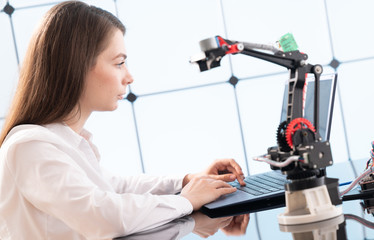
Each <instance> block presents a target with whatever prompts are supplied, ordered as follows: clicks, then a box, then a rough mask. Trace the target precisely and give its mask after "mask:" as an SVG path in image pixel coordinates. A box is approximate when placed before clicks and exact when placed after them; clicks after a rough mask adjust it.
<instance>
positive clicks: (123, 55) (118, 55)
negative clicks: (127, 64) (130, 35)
mask: <svg viewBox="0 0 374 240" xmlns="http://www.w3.org/2000/svg"><path fill="white" fill-rule="evenodd" d="M119 57H123V58H124V59H125V60H126V58H127V55H126V54H124V53H119V54H117V55H116V56H115V57H114V58H113V59H116V58H119Z"/></svg>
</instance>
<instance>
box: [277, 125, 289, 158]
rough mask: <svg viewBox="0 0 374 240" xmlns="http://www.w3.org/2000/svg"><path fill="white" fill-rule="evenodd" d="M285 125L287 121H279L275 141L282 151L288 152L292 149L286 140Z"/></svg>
mask: <svg viewBox="0 0 374 240" xmlns="http://www.w3.org/2000/svg"><path fill="white" fill-rule="evenodd" d="M287 126H288V122H287V121H284V122H281V123H280V124H279V126H278V130H277V143H278V146H279V149H280V150H281V151H282V152H290V151H291V150H292V149H291V148H290V146H289V145H288V143H287V140H286V129H287Z"/></svg>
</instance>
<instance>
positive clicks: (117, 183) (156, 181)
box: [103, 171, 184, 195]
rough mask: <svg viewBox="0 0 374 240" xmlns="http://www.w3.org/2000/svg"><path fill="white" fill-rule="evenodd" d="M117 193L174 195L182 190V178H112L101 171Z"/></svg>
mask: <svg viewBox="0 0 374 240" xmlns="http://www.w3.org/2000/svg"><path fill="white" fill-rule="evenodd" d="M103 172H104V174H105V176H106V178H107V179H108V181H109V182H110V183H111V185H112V186H113V188H114V189H115V191H116V192H117V193H124V192H127V193H137V194H143V193H151V194H157V195H161V194H176V193H179V192H180V191H181V190H182V182H183V178H184V175H183V176H182V175H181V176H150V175H146V174H140V175H139V176H114V175H112V174H110V173H109V172H106V171H103Z"/></svg>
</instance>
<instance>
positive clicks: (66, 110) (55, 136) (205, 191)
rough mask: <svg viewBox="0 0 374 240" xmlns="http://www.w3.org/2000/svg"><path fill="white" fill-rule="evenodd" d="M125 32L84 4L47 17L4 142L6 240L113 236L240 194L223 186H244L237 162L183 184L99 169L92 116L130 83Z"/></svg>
mask: <svg viewBox="0 0 374 240" xmlns="http://www.w3.org/2000/svg"><path fill="white" fill-rule="evenodd" d="M124 33H125V27H124V26H123V24H122V23H121V22H120V21H119V20H118V19H117V18H116V17H114V16H113V15H112V14H110V13H108V12H107V11H104V10H102V9H99V8H96V7H94V6H89V5H87V4H85V3H82V2H79V1H69V2H63V3H60V4H58V5H56V6H54V7H53V8H52V9H51V10H50V11H49V12H48V13H47V14H46V16H45V18H44V19H43V21H42V23H41V25H40V26H39V28H38V30H37V31H36V33H35V35H34V36H33V38H32V40H31V42H30V46H29V48H28V51H27V53H26V56H25V60H24V63H23V65H22V68H21V72H20V78H19V83H18V88H17V91H16V94H15V97H14V100H13V102H12V105H11V108H10V112H9V113H8V115H7V119H6V121H5V124H4V126H3V129H2V133H1V135H0V145H1V150H0V238H1V239H3V240H4V239H110V238H114V237H118V236H123V235H127V234H131V233H134V232H137V231H142V230H146V229H149V228H152V227H156V226H159V225H161V224H164V223H166V222H169V221H171V220H173V219H175V218H179V217H181V216H184V215H187V214H190V213H191V212H192V211H194V210H198V209H199V208H200V207H201V206H202V205H203V204H205V203H208V202H211V201H213V200H215V199H216V198H218V197H219V196H221V195H223V194H228V193H232V192H234V191H235V190H236V189H235V188H233V187H231V186H230V185H229V184H227V183H226V181H232V180H234V179H238V181H239V182H240V183H241V184H244V182H243V180H242V177H243V172H242V170H241V168H240V166H239V165H238V164H237V163H236V162H235V161H234V160H232V159H222V160H217V161H215V162H214V163H213V164H212V165H210V166H209V167H208V168H207V169H206V170H205V171H203V172H200V173H196V174H187V175H185V176H181V177H152V176H147V175H141V176H131V177H130V176H128V177H122V178H116V177H113V176H110V175H109V174H107V173H105V172H103V171H102V169H101V167H100V165H99V159H100V157H99V154H98V151H97V149H96V147H95V146H94V145H93V144H92V142H91V140H90V139H91V135H90V133H89V132H88V131H86V130H85V129H84V124H85V122H86V120H87V119H88V117H89V116H90V114H91V113H92V112H93V111H112V110H115V109H116V108H117V102H118V100H121V99H122V98H123V95H124V94H125V89H126V86H127V85H128V84H131V83H132V82H133V78H132V76H131V75H130V73H129V71H128V69H127V67H126V65H125V60H126V57H127V55H126V49H125V46H124V41H123V36H124ZM222 172H224V173H225V174H219V173H222ZM179 192H180V194H177V193H179Z"/></svg>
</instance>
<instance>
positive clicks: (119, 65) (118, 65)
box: [117, 62, 125, 67]
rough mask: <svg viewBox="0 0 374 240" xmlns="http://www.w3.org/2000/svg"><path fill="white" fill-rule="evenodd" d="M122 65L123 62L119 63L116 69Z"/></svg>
mask: <svg viewBox="0 0 374 240" xmlns="http://www.w3.org/2000/svg"><path fill="white" fill-rule="evenodd" d="M123 64H125V62H121V63H119V64H117V67H121V66H122V65H123Z"/></svg>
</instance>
